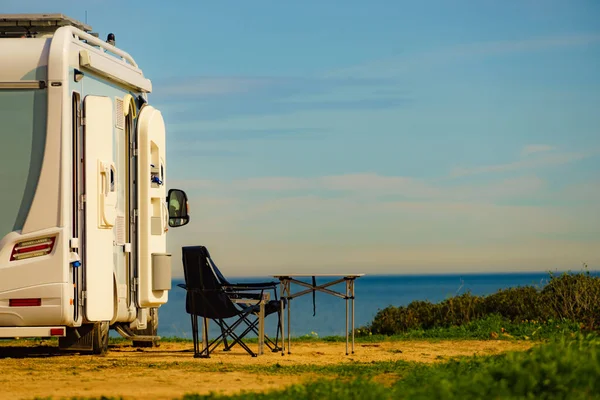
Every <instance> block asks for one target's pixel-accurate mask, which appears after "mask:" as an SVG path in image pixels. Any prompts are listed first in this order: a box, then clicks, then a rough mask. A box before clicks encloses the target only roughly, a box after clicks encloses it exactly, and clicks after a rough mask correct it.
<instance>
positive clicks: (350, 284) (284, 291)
mask: <svg viewBox="0 0 600 400" xmlns="http://www.w3.org/2000/svg"><path fill="white" fill-rule="evenodd" d="M363 275H364V274H286V275H273V277H274V278H278V279H279V282H280V284H281V290H280V293H281V299H282V302H281V313H280V318H281V321H280V322H281V324H280V325H281V343H282V346H281V355H283V354H284V350H285V339H284V333H283V332H284V312H283V299H285V300H286V303H287V320H288V330H287V333H288V335H287V336H288V346H287V350H288V354H291V352H290V347H291V333H290V325H291V321H290V316H291V312H290V308H291V301H290V300H292V299H295V298H296V297H300V296H302V295H305V294H308V293H313V292H315V291H318V292H322V293H326V294H330V295H332V296H336V297H339V298H342V299H344V300H345V301H346V355H348V300H350V303H351V306H352V315H351V320H352V354H354V281H355V280H356V278H360V277H361V276H363ZM296 278H312V282H315V279H316V278H337V279H334V280H332V281H329V282H327V283H323V284H320V285H317V284H315V283H307V282H303V281H301V280H299V279H296ZM344 281H345V282H346V293H341V292H336V291H334V290H331V289H328V287H329V286H333V285H336V284H338V283H341V282H344ZM292 283H295V284H296V285H299V286H303V287H306V288H307V289H305V290H302V291H300V292H296V293H292V292H291V284H292Z"/></svg>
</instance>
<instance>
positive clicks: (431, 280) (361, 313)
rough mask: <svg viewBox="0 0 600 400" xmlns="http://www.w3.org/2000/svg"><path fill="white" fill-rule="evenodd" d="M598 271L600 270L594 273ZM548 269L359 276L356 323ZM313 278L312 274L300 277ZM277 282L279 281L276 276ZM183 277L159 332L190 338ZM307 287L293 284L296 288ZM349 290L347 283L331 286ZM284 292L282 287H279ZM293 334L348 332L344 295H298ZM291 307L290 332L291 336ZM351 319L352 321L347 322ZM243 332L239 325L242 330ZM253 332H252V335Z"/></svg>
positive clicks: (536, 280)
mask: <svg viewBox="0 0 600 400" xmlns="http://www.w3.org/2000/svg"><path fill="white" fill-rule="evenodd" d="M591 273H592V274H593V275H595V276H599V275H600V272H591ZM549 278H550V275H549V274H548V273H547V272H532V273H496V274H491V273H486V274H460V275H459V274H452V275H450V274H447V275H365V276H363V277H360V278H358V279H357V280H356V281H355V313H354V317H355V328H359V327H361V326H364V325H367V324H369V323H370V322H371V321H372V320H373V318H374V317H375V315H376V314H377V312H378V311H379V310H381V309H384V308H386V307H387V306H396V307H397V306H404V305H407V304H409V303H410V302H412V301H415V300H429V301H431V302H439V301H442V300H444V299H446V298H448V297H451V296H455V295H457V294H462V293H465V292H467V291H469V292H471V293H472V294H474V295H487V294H491V293H494V292H496V291H498V290H499V289H504V288H509V287H518V286H528V285H530V286H535V287H539V288H541V287H543V286H544V285H545V284H546V283H547V282H548V280H549ZM316 279H317V284H318V285H319V284H323V283H326V282H329V281H330V280H331V279H332V278H319V277H317V278H316ZM300 280H304V281H305V282H310V280H311V278H300ZM230 281H231V282H236V283H237V282H239V283H244V282H268V281H274V279H273V278H272V277H252V278H237V279H233V278H232V279H230ZM275 281H277V280H276V279H275ZM180 283H183V281H182V280H174V281H173V288H172V290H171V291H170V292H169V301H168V302H167V303H166V304H165V305H163V306H161V307H160V309H159V328H158V334H159V335H160V336H162V337H181V338H191V337H192V329H191V321H190V316H189V315H188V314H187V313H186V312H185V294H186V293H185V290H184V289H181V288H179V287H177V284H180ZM303 289H304V288H303V287H301V286H299V285H295V284H292V287H291V290H292V293H294V292H297V291H300V290H303ZM329 289H332V290H335V291H339V292H344V291H345V283H341V284H337V285H334V286H331V287H329ZM277 294H278V296H279V295H280V290H279V287H278V289H277ZM291 303H292V304H291V309H290V311H291V318H290V320H291V335H292V337H299V336H305V335H310V336H315V337H325V336H334V335H335V336H338V335H339V336H344V335H345V332H346V304H345V301H344V299H341V298H338V297H335V296H332V295H329V294H325V293H321V292H316V294H315V302H314V305H313V296H312V293H308V294H306V295H303V296H300V297H297V298H295V299H293V300H292V302H291ZM276 315H277V314H271V315H270V316H268V317H267V318H266V319H265V332H266V334H267V335H269V336H271V335H273V336H274V335H275V332H276V330H277V316H276ZM287 323H288V322H287V311H286V322H285V324H286V335H287ZM348 323H349V324H350V320H349V322H348ZM217 332H218V329H217V327H216V324H215V323H209V337H214V335H215V334H217ZM238 332H239V330H238ZM248 336H249V337H252V335H248Z"/></svg>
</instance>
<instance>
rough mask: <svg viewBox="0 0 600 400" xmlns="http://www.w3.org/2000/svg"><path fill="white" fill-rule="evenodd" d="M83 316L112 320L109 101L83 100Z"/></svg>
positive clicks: (112, 187) (112, 194) (112, 179)
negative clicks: (84, 295)
mask: <svg viewBox="0 0 600 400" xmlns="http://www.w3.org/2000/svg"><path fill="white" fill-rule="evenodd" d="M84 107H85V130H84V132H85V136H84V143H85V144H84V148H85V154H84V168H85V174H84V176H85V240H84V243H85V250H84V257H85V260H84V263H83V266H84V268H85V269H84V271H85V272H84V274H85V291H86V298H85V315H86V318H87V319H88V320H89V321H109V320H111V319H112V318H113V313H114V300H113V296H114V294H113V292H114V287H113V226H114V224H115V218H116V201H117V182H116V179H117V171H116V169H115V163H114V160H113V127H114V121H113V114H114V113H113V104H112V99H111V98H110V97H99V96H86V97H85V104H84Z"/></svg>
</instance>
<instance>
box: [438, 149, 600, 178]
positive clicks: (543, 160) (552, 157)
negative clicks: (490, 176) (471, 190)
mask: <svg viewBox="0 0 600 400" xmlns="http://www.w3.org/2000/svg"><path fill="white" fill-rule="evenodd" d="M597 153H598V152H597V151H590V152H574V153H554V154H541V155H539V156H538V157H533V158H526V159H523V160H519V161H515V162H511V163H506V164H495V165H482V166H477V167H457V168H454V169H453V170H452V171H451V173H450V176H451V177H460V176H468V175H478V174H485V173H493V172H510V171H521V170H531V169H536V168H543V167H550V166H554V165H562V164H569V163H572V162H575V161H579V160H583V159H585V158H589V157H592V156H594V155H596V154H597Z"/></svg>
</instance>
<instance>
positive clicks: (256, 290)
mask: <svg viewBox="0 0 600 400" xmlns="http://www.w3.org/2000/svg"><path fill="white" fill-rule="evenodd" d="M200 247H202V248H203V251H205V253H206V258H207V260H208V262H209V263H210V265H211V267H212V269H213V272H214V273H215V275H216V276H217V279H218V280H219V283H221V285H222V286H223V288H224V289H225V291H226V292H227V293H228V294H229V295H230V297H231V298H236V299H244V298H246V299H248V298H249V299H260V298H261V296H262V293H263V291H264V290H272V291H273V297H274V298H275V300H271V301H269V302H268V303H267V304H266V305H265V317H266V316H267V315H269V314H273V313H277V317H278V318H277V331H276V333H275V341H273V340H272V339H271V338H270V337H269V336H267V335H266V334H265V344H266V345H267V346H268V347H269V349H271V351H272V352H273V353H276V352H278V351H281V347H279V346H278V343H279V331H280V330H281V302H283V305H284V308H285V305H286V304H285V299H283V298H282V299H281V302H280V300H279V299H278V298H277V286H279V282H277V281H270V282H245V283H231V282H229V281H228V280H227V279H226V278H225V277H224V276H223V274H222V273H221V271H220V270H219V268H218V267H217V265H216V264H215V262H214V261H213V259H212V257H211V256H210V254H209V252H208V249H207V248H206V247H203V246H200ZM243 322H244V323H245V324H246V325H247V328H246V331H244V333H242V335H241V336H243V335H246V334H247V333H248V332H250V331H252V332H254V333H255V334H257V335H258V318H256V319H254V321H251V320H250V319H248V318H247V317H244V320H243ZM281 340H283V338H282V339H281ZM223 341H224V343H225V348H224V349H223V351H229V350H230V349H231V347H232V346H233V345H234V344H235V342H234V343H232V345H231V346H229V345H228V343H227V336H224V338H223Z"/></svg>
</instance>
